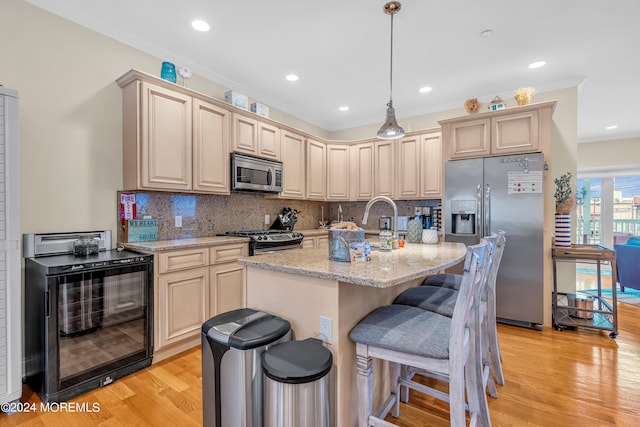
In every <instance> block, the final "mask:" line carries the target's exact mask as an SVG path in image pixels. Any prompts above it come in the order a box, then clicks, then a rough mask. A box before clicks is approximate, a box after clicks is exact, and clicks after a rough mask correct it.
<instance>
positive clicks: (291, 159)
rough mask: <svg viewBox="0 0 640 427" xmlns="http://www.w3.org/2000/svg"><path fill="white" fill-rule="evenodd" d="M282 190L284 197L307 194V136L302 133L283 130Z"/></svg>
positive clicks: (303, 196) (281, 194) (292, 197)
mask: <svg viewBox="0 0 640 427" xmlns="http://www.w3.org/2000/svg"><path fill="white" fill-rule="evenodd" d="M280 138H281V142H282V143H281V150H282V151H281V155H282V168H283V170H282V192H281V193H280V195H279V197H280V198H284V199H304V198H305V196H306V191H305V190H306V189H305V187H306V175H305V172H306V171H305V169H306V168H305V163H306V162H305V160H306V158H305V138H304V137H303V136H302V135H299V134H296V133H293V132H289V131H282V132H280Z"/></svg>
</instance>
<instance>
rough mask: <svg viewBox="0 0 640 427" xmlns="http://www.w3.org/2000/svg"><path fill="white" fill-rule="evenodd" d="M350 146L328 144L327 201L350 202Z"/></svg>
mask: <svg viewBox="0 0 640 427" xmlns="http://www.w3.org/2000/svg"><path fill="white" fill-rule="evenodd" d="M349 166H350V165H349V146H348V145H346V144H327V200H349V193H350V192H349Z"/></svg>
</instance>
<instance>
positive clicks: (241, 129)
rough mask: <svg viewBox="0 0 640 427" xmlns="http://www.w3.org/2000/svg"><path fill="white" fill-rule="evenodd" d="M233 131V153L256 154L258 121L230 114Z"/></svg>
mask: <svg viewBox="0 0 640 427" xmlns="http://www.w3.org/2000/svg"><path fill="white" fill-rule="evenodd" d="M232 117H233V119H232V120H233V131H232V132H231V133H232V136H231V141H232V144H231V146H232V147H233V151H240V152H243V153H247V154H253V155H257V154H258V121H257V120H255V119H252V118H251V117H246V116H243V115H241V114H236V113H233V114H232Z"/></svg>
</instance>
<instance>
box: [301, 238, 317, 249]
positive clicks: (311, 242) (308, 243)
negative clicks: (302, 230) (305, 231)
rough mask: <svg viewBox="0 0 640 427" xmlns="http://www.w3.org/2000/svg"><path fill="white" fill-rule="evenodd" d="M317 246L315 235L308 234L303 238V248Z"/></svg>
mask: <svg viewBox="0 0 640 427" xmlns="http://www.w3.org/2000/svg"><path fill="white" fill-rule="evenodd" d="M315 247H316V237H315V236H306V237H305V238H304V239H302V249H308V248H315Z"/></svg>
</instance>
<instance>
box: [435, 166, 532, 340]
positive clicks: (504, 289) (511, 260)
mask: <svg viewBox="0 0 640 427" xmlns="http://www.w3.org/2000/svg"><path fill="white" fill-rule="evenodd" d="M543 169H544V156H543V155H542V154H526V155H517V156H502V157H487V158H480V159H467V160H451V161H448V162H447V163H446V164H445V181H444V186H445V192H444V194H445V204H444V221H445V240H446V241H449V242H462V243H466V244H467V245H472V244H475V243H477V242H478V241H479V239H480V238H481V237H482V236H484V235H488V234H491V233H494V232H497V231H498V230H504V231H505V232H506V238H507V243H506V246H505V251H504V255H503V257H502V262H501V264H500V269H499V270H498V280H497V284H496V294H497V295H496V304H497V307H496V309H497V317H498V321H500V322H503V323H511V324H515V325H520V326H526V327H532V328H539V327H540V326H541V325H542V324H543V322H544V318H543V317H544V316H543V311H544V310H543V309H544V307H543V304H544V303H543V297H544V295H543V289H544V286H543V268H544V267H543V261H544V260H543V256H544V254H543V227H544V193H543Z"/></svg>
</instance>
